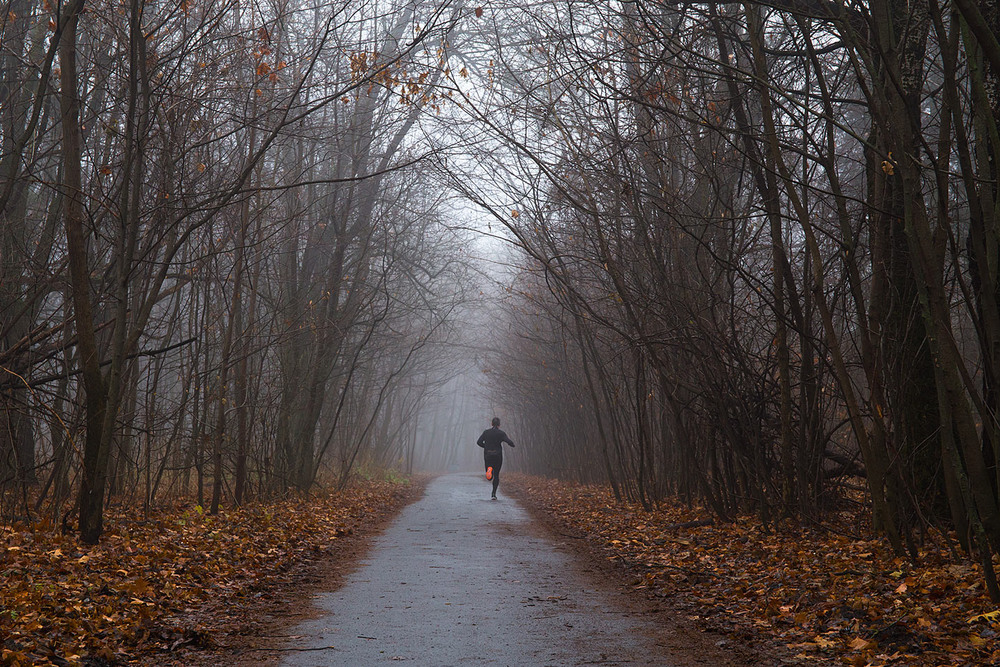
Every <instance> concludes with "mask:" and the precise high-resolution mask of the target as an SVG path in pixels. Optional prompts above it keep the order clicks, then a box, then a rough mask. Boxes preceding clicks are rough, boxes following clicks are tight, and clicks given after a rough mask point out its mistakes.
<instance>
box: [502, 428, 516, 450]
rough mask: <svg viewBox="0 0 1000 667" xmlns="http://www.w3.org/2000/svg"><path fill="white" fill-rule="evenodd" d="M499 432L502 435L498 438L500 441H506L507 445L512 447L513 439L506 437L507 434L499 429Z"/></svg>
mask: <svg viewBox="0 0 1000 667" xmlns="http://www.w3.org/2000/svg"><path fill="white" fill-rule="evenodd" d="M500 433H501V434H502V435H503V438H502V439H501V440H500V442H506V443H507V444H508V445H510V446H511V447H513V446H514V441H513V440H511V439H510V438H508V437H507V434H506V433H504V432H503V431H500Z"/></svg>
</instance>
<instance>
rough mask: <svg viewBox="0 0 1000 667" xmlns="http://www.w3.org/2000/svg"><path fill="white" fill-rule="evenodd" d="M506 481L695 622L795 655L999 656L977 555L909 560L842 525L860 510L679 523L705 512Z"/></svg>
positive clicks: (999, 623) (998, 626)
mask: <svg viewBox="0 0 1000 667" xmlns="http://www.w3.org/2000/svg"><path fill="white" fill-rule="evenodd" d="M508 484H509V485H510V486H513V487H515V489H516V492H517V494H518V495H519V496H522V497H524V498H525V499H526V500H527V501H528V502H529V503H531V504H532V505H533V506H535V507H536V508H539V509H541V510H542V511H544V512H546V513H547V514H549V515H550V516H552V517H553V518H555V519H556V520H557V521H558V522H559V523H561V524H562V525H563V526H565V527H566V528H567V530H569V531H573V532H574V533H577V534H580V533H582V534H583V535H585V536H586V537H587V539H588V540H591V541H592V542H596V543H598V544H600V545H601V546H603V547H604V548H605V552H606V554H607V557H608V558H609V559H612V560H616V561H619V562H621V563H622V564H623V565H624V566H626V567H627V568H628V570H629V571H630V572H632V573H634V574H635V575H636V579H635V580H634V581H633V583H634V585H635V586H636V587H638V588H642V589H646V591H647V592H648V593H650V594H651V595H655V596H660V597H665V598H670V599H672V600H674V601H675V602H677V603H678V606H682V607H685V608H687V609H688V610H689V613H690V614H691V615H690V616H689V617H690V618H691V619H692V620H695V621H696V622H699V623H703V624H715V625H718V623H719V621H720V620H724V621H731V622H734V623H736V624H739V625H742V626H743V627H744V628H747V627H749V628H751V629H753V630H754V631H756V632H760V633H762V634H767V635H770V636H771V637H773V638H774V639H776V640H777V641H780V642H783V643H784V644H786V645H787V646H788V647H789V648H790V650H791V652H792V654H794V655H795V656H796V657H797V658H798V659H799V660H800V661H801V662H803V663H804V664H809V663H810V662H815V663H817V664H819V663H823V662H827V661H833V662H834V663H841V664H847V665H857V666H859V667H860V666H865V665H870V666H876V665H935V666H937V665H986V664H1000V643H998V642H997V638H998V632H1000V613H998V614H991V612H994V611H996V610H997V607H998V606H1000V605H996V604H994V603H991V602H990V601H989V597H988V596H987V594H986V593H985V592H984V590H983V584H982V577H981V572H980V569H979V567H978V566H977V565H976V564H973V563H969V562H961V561H956V559H955V558H954V557H952V556H951V555H949V553H948V551H947V550H946V549H945V548H944V547H943V546H938V545H927V546H925V547H923V548H921V552H920V558H919V560H918V563H917V564H916V565H913V564H911V563H910V562H909V561H907V560H904V559H901V558H896V557H894V556H893V555H892V553H891V552H890V551H889V550H888V549H886V547H885V545H884V543H883V541H882V540H879V539H877V538H875V537H874V536H872V535H870V534H866V535H865V536H863V537H861V538H852V537H845V536H843V534H845V533H846V534H850V533H856V532H857V531H859V530H864V529H862V528H859V527H858V522H861V523H864V521H865V520H864V519H858V521H853V522H849V520H848V518H844V519H843V520H844V522H845V523H844V525H843V526H828V527H827V528H826V529H823V530H820V529H816V530H811V529H805V528H802V527H794V526H791V525H785V524H782V525H781V526H777V527H774V528H773V529H772V530H764V528H763V526H762V525H761V523H760V521H759V520H757V519H756V518H753V517H744V518H741V519H740V520H739V521H737V522H735V523H732V524H728V523H719V522H715V523H713V524H712V525H700V526H694V527H681V524H687V523H689V522H698V521H700V520H709V519H711V515H710V514H709V512H708V511H707V510H704V509H700V508H687V507H683V506H680V505H669V504H665V505H663V506H662V507H660V508H659V509H657V510H655V511H653V512H646V511H644V510H643V509H642V508H641V507H639V506H636V505H628V504H624V503H618V502H617V501H616V500H615V499H614V496H613V495H612V494H611V491H610V490H609V489H607V488H605V487H602V486H581V485H573V484H568V483H564V482H557V481H554V480H549V479H542V478H536V477H525V476H514V475H512V476H511V479H509V480H508ZM705 522H707V521H705ZM838 529H839V531H838ZM864 532H865V533H868V531H864Z"/></svg>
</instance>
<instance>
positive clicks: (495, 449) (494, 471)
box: [476, 417, 514, 500]
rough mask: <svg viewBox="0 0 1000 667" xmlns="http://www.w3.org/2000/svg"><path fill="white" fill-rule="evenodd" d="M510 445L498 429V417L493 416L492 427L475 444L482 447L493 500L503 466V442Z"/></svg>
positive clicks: (504, 434)
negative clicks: (491, 486)
mask: <svg viewBox="0 0 1000 667" xmlns="http://www.w3.org/2000/svg"><path fill="white" fill-rule="evenodd" d="M505 442H506V443H507V444H508V445H510V446H511V447H513V446H514V443H513V442H512V441H511V439H510V438H508V437H507V434H506V433H504V432H503V431H501V430H500V418H499V417H494V418H493V428H488V429H486V430H485V431H483V434H482V435H481V436H479V440H477V441H476V444H477V445H479V446H480V447H482V448H483V462H484V463H485V464H486V479H489V480H493V496H492V498H493V500H496V499H497V487H498V486H500V468H501V467H502V466H503V443H505Z"/></svg>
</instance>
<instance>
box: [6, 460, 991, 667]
mask: <svg viewBox="0 0 1000 667" xmlns="http://www.w3.org/2000/svg"><path fill="white" fill-rule="evenodd" d="M426 483H427V479H423V478H415V479H413V480H408V481H407V480H399V479H396V480H394V481H392V482H389V481H371V480H364V479H358V480H357V481H356V482H355V483H353V484H352V485H351V486H350V487H349V488H348V489H346V490H345V491H343V492H341V493H331V494H325V495H316V496H314V497H312V498H309V499H295V500H289V499H285V500H282V501H278V502H274V503H268V504H255V505H251V506H248V507H244V508H241V509H233V510H226V511H224V512H222V513H220V514H219V515H217V516H210V515H208V514H206V513H205V512H204V511H203V510H202V509H201V508H200V507H198V506H197V505H196V504H194V503H177V504H175V505H173V506H171V507H166V508H161V509H160V510H158V511H157V512H156V513H151V515H150V516H149V518H148V519H145V520H142V521H137V520H135V519H127V518H126V516H134V515H135V511H134V510H130V511H129V513H128V514H127V515H126V513H125V512H118V511H111V512H109V513H108V517H107V523H106V527H107V531H106V534H105V537H104V539H103V540H102V543H101V545H99V546H98V547H95V548H92V549H87V548H82V547H81V546H80V545H79V543H78V541H77V539H76V537H75V536H73V535H72V534H69V535H64V534H63V533H62V531H61V530H59V526H57V525H53V524H52V523H51V522H50V521H45V520H43V521H39V522H35V523H33V524H31V525H4V526H0V580H2V581H3V585H2V586H0V642H2V654H0V655H2V657H0V665H22V664H31V665H39V664H56V665H94V666H100V665H114V664H158V665H185V666H196V665H214V664H222V663H225V664H229V665H233V666H235V665H249V664H262V663H265V662H268V661H270V662H273V661H275V660H277V659H279V658H280V655H281V651H282V650H288V649H285V648H282V647H285V646H287V642H288V640H289V639H294V638H293V637H289V632H290V628H292V627H293V626H295V625H297V624H298V623H300V622H301V621H302V620H304V619H307V618H310V617H313V616H314V615H315V613H316V610H315V609H314V606H313V604H312V602H311V599H312V597H313V595H314V593H315V592H317V591H329V590H333V589H334V588H336V587H337V586H338V585H339V582H340V581H341V580H342V578H343V577H344V576H345V574H346V573H348V572H350V571H351V569H352V568H354V567H355V566H356V564H357V563H358V562H359V561H360V560H361V559H362V558H363V557H364V555H365V553H366V549H367V548H368V545H369V544H370V543H371V542H372V540H373V538H374V536H375V535H376V534H378V533H379V532H380V531H381V530H382V528H383V527H384V526H386V525H387V523H388V521H389V520H390V519H392V518H393V517H394V516H395V515H396V513H397V512H398V510H399V509H401V508H402V507H403V506H405V505H407V504H408V503H409V502H411V501H413V500H416V499H417V498H419V497H420V496H421V495H422V493H423V489H424V488H425V485H426ZM504 488H505V490H506V491H509V492H511V493H512V494H513V495H514V496H515V497H517V498H518V499H519V500H521V502H522V503H523V504H524V505H526V506H527V508H528V509H529V511H530V512H531V513H532V514H533V515H534V516H535V518H536V519H538V520H539V523H540V524H542V525H543V526H544V527H545V528H546V529H547V530H548V531H549V532H550V533H552V534H554V535H555V536H557V537H558V538H560V541H561V544H562V545H563V546H566V547H567V548H570V549H571V550H573V551H575V552H577V553H578V554H580V555H582V556H583V557H585V558H589V559H591V560H592V561H593V562H601V563H603V564H604V565H603V566H604V567H605V568H606V569H607V572H608V573H609V575H611V578H612V579H614V578H617V580H618V581H620V582H622V583H623V584H625V586H626V588H629V589H631V595H633V596H634V597H635V598H637V599H640V600H642V604H644V605H645V608H646V609H648V610H649V611H650V613H656V614H657V618H660V619H665V621H664V622H669V623H670V625H671V627H670V628H669V629H668V631H669V632H670V633H673V634H675V635H676V637H677V638H679V639H677V641H676V642H671V644H673V645H679V646H680V648H679V650H680V651H682V652H683V651H684V650H685V648H684V647H685V646H687V652H688V653H690V654H691V655H690V656H688V657H690V658H692V660H693V659H694V658H695V657H697V656H695V654H696V653H698V652H702V651H705V650H706V649H705V646H706V645H708V646H710V648H713V649H714V648H718V649H722V650H726V648H727V646H728V647H732V648H733V649H737V648H738V649H739V651H738V652H739V653H740V655H741V661H743V662H744V664H761V665H765V664H838V663H839V664H847V665H857V666H862V665H872V666H875V665H919V666H924V665H986V664H1000V641H998V637H1000V634H998V633H1000V611H998V612H996V613H993V612H995V611H996V610H997V607H998V606H1000V605H996V604H993V603H991V602H990V601H989V599H988V596H987V595H986V593H985V592H984V591H983V585H982V580H981V576H980V571H979V568H978V566H977V565H976V564H974V563H969V562H966V561H962V560H958V559H955V558H954V557H952V556H951V555H950V554H949V552H948V551H947V549H946V548H944V547H942V546H940V545H930V544H928V545H925V546H924V547H922V548H921V554H920V558H919V560H918V562H917V563H916V564H913V563H910V562H909V561H907V560H903V559H899V558H895V557H894V556H893V555H892V554H891V553H890V552H889V551H888V549H887V548H886V545H885V544H884V542H883V541H882V540H880V539H877V538H875V537H874V536H873V535H870V534H867V533H866V531H865V530H864V528H862V527H861V526H862V525H865V524H866V523H867V522H866V519H865V518H864V517H852V516H847V515H845V516H842V517H840V518H839V519H837V521H838V522H839V523H828V524H827V525H824V526H819V527H815V528H806V527H803V526H796V525H791V524H780V525H777V526H772V527H771V528H770V529H767V530H765V529H764V527H763V526H762V525H761V524H760V522H759V521H758V520H757V519H755V518H752V517H745V518H742V519H741V520H739V521H737V522H735V523H732V524H723V523H718V522H712V520H711V516H710V515H709V513H708V512H707V511H705V510H702V509H699V508H687V507H681V506H674V505H663V506H661V507H660V508H658V509H657V510H655V511H653V512H646V511H644V510H642V509H641V508H640V507H637V506H630V505H626V504H622V503H618V502H616V501H615V500H614V498H613V497H612V495H611V493H610V491H609V490H608V489H607V488H603V487H598V486H580V485H573V484H566V483H560V482H554V481H552V480H548V479H540V478H534V477H528V476H520V475H510V476H505V482H504ZM691 522H696V523H694V524H692V523H691ZM699 647H700V648H699ZM754 656H756V657H754ZM766 656H770V658H766ZM679 664H688V663H686V662H682V663H679ZM692 664H694V663H693V662H692ZM719 664H722V663H719ZM734 664H735V663H734Z"/></svg>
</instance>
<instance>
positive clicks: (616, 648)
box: [284, 474, 670, 667]
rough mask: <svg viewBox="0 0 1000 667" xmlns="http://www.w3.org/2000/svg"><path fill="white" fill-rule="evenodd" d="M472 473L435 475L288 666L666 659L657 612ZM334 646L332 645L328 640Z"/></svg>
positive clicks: (325, 609)
mask: <svg viewBox="0 0 1000 667" xmlns="http://www.w3.org/2000/svg"><path fill="white" fill-rule="evenodd" d="M489 495H490V486H489V484H488V483H487V482H486V481H485V480H484V479H482V478H481V477H479V476H473V475H471V474H460V475H448V476H445V477H440V478H438V479H436V480H434V481H433V482H431V484H430V485H429V487H428V488H427V493H426V495H425V496H424V497H423V498H422V499H421V500H420V501H418V502H416V503H414V504H412V505H410V506H409V507H407V508H406V509H404V510H403V511H402V513H401V514H400V516H399V517H398V518H397V519H396V521H395V522H394V523H393V524H392V525H391V526H390V527H389V528H388V529H387V530H386V531H385V532H384V533H382V534H381V535H380V536H379V537H378V538H377V539H376V540H375V542H374V544H373V546H372V548H371V551H370V552H369V555H368V558H367V559H365V560H364V561H362V564H361V567H360V568H359V569H358V570H356V571H355V572H354V573H353V574H351V575H349V576H348V577H347V579H346V580H345V582H344V585H343V586H342V587H341V588H340V589H338V590H337V591H335V592H332V593H323V594H321V595H320V596H318V598H317V600H316V604H317V605H318V607H319V608H320V610H321V612H322V614H323V616H322V617H320V618H318V619H316V620H311V621H308V622H305V623H303V624H301V625H299V626H298V627H296V628H294V629H293V630H292V634H293V635H300V636H301V639H299V640H297V644H296V647H297V648H299V649H313V648H316V649H318V650H296V651H293V652H291V653H289V654H287V656H288V657H287V659H286V660H285V663H284V664H285V665H309V666H313V665H352V666H354V665H359V666H367V665H378V664H382V663H392V664H399V663H400V662H408V663H410V664H419V665H481V664H482V665H511V666H514V665H517V666H518V667H520V666H522V665H526V666H527V665H531V666H533V665H669V664H670V662H669V659H668V658H667V657H666V656H665V655H664V649H663V648H662V646H661V645H659V644H657V643H656V639H655V637H656V628H655V627H654V626H653V625H652V622H651V621H648V620H646V619H644V618H643V617H642V616H641V615H639V614H637V613H634V612H630V611H629V610H628V609H627V608H625V607H623V606H622V600H621V598H620V594H618V593H617V592H616V591H614V590H613V589H612V588H610V587H605V586H604V585H602V583H601V582H599V581H595V573H593V572H591V571H589V570H587V569H586V566H585V564H583V563H581V562H579V560H578V559H576V558H574V557H573V556H572V555H570V554H568V553H566V552H565V551H563V550H560V549H559V548H558V546H557V545H556V544H555V543H553V542H552V541H551V540H550V539H548V538H547V537H545V536H544V534H542V532H541V531H540V530H539V529H538V528H537V527H535V526H533V525H532V524H531V520H530V519H529V517H528V515H527V514H526V513H525V511H524V510H523V509H522V508H521V507H520V506H519V505H518V504H517V503H516V502H515V501H514V500H512V499H511V498H509V497H505V496H504V495H503V488H502V487H501V497H500V500H497V501H491V500H490V499H489ZM322 647H328V648H325V649H324V648H322Z"/></svg>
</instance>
